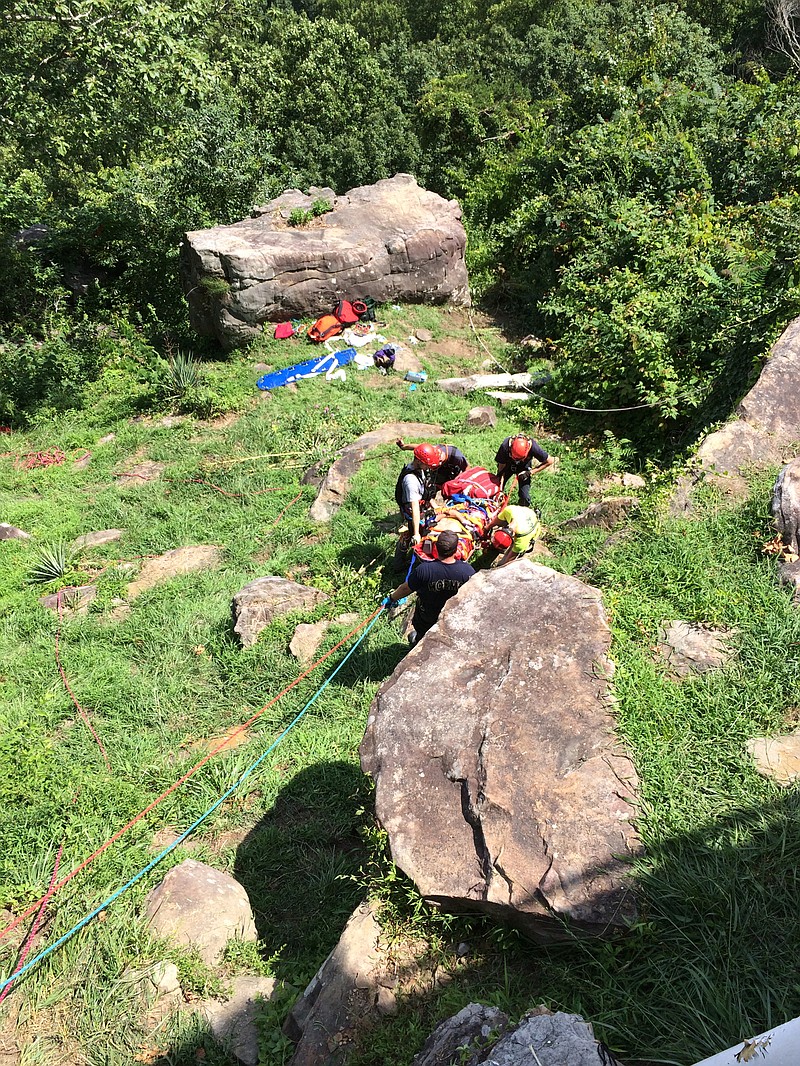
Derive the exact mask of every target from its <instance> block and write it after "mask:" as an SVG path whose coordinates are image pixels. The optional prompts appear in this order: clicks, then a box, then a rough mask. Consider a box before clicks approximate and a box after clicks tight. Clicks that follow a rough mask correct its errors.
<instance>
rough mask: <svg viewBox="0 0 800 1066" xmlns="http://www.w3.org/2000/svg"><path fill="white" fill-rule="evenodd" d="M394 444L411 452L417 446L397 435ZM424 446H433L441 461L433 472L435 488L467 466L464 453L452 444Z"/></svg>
mask: <svg viewBox="0 0 800 1066" xmlns="http://www.w3.org/2000/svg"><path fill="white" fill-rule="evenodd" d="M395 444H396V445H397V447H398V448H399V449H400V450H401V451H404V452H413V451H414V450H415V448H416V447H417V446H416V445H414V444H406V443H405V441H404V440H403V438H402V437H398V438H397V440H396V441H395ZM426 447H428V448H435V449H436V450H437V451H438V452H439V454H440V455H441V462H440V463H439V465H438V466H437V467H436V469H435V471H434V474H433V480H434V482H435V484H436V487H437V489H438V488H441V487H442V485H444V483H445V482H446V481H452V480H453V478H454V477H458V475H459V474H462V473H463V472H464V471H465V470H466V469H467V467H468V466H469V463H468V462H467V457H466V455H464V453H463V452H461V451H459V449H458V448H456V446H455V445H454V444H428V445H426Z"/></svg>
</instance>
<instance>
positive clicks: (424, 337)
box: [414, 329, 433, 343]
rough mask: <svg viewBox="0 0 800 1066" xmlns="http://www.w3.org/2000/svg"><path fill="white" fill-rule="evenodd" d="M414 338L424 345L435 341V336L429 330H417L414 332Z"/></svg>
mask: <svg viewBox="0 0 800 1066" xmlns="http://www.w3.org/2000/svg"><path fill="white" fill-rule="evenodd" d="M414 336H415V337H416V338H417V340H418V341H422V342H423V343H425V342H427V341H432V340H433V334H432V333H431V331H430V330H429V329H416V330H414Z"/></svg>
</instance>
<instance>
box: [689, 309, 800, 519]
mask: <svg viewBox="0 0 800 1066" xmlns="http://www.w3.org/2000/svg"><path fill="white" fill-rule="evenodd" d="M736 414H737V416H738V417H737V419H736V420H735V421H732V422H729V423H728V424H727V425H725V426H722V428H721V429H718V430H717V431H716V432H714V433H710V434H709V435H708V436H707V437H706V438H705V440H704V441H703V442H702V444H701V445H700V447H699V448H698V451H697V456H696V460H695V463H694V464H693V467H692V469H691V470H689V471H688V472H687V473H686V474H685V475H684V476H683V477H682V478H681V479H680V480H679V482H678V484H677V486H676V490H675V493H674V495H673V497H672V500H671V503H670V514H671V515H673V516H681V515H687V514H689V515H690V514H691V513H692V512H693V509H694V508H693V504H692V499H691V491H692V489H693V488H694V487H695V485H697V484H698V483H699V482H700V481H702V480H707V481H710V482H712V483H713V484H714V485H715V486H716V487H717V488H719V489H721V490H722V491H723V492H724V493H725V494H726V495H728V496H731V497H733V498H735V499H739V498H743V497H745V496H746V495H747V481H746V479H745V477H744V475H745V474H746V472H747V471H748V470H751V469H761V470H763V469H765V468H766V467H770V466H777V465H779V464H780V463H784V462H786V461H787V459H789V458H790V457H791V456H793V455H795V454H796V453H797V451H798V443H800V318H796V319H794V320H793V321H792V322H790V323H789V325H788V326H787V327H786V329H785V330H784V331H783V333H782V334H781V335H780V337H779V338H778V340H777V341H776V342H775V344H774V345H773V346H772V350H771V352H770V356H769V359H768V360H767V362H766V365H765V366H764V369H763V370H762V371H761V376H760V377H759V379H758V381H757V382H756V383H755V385H754V386H753V387H752V389H751V390H750V391H749V392H748V393H747V395H746V396H745V398H744V399H743V400H742V402H741V403H740V404H739V406H738V408H737V409H736Z"/></svg>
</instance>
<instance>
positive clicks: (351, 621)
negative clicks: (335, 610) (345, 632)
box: [334, 612, 361, 626]
mask: <svg viewBox="0 0 800 1066" xmlns="http://www.w3.org/2000/svg"><path fill="white" fill-rule="evenodd" d="M360 617H361V616H360V615H358V614H356V613H355V612H352V613H351V614H337V615H336V617H335V618H334V622H336V623H338V624H339V625H341V626H354V625H355V624H356V622H357V621H358V620H359V618H360Z"/></svg>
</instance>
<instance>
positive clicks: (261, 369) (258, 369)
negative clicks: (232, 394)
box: [253, 363, 272, 377]
mask: <svg viewBox="0 0 800 1066" xmlns="http://www.w3.org/2000/svg"><path fill="white" fill-rule="evenodd" d="M271 370H272V367H271V366H270V365H269V363H253V372H254V373H255V374H256V375H257V376H258V377H263V376H264V374H269V372H270V371H271Z"/></svg>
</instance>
